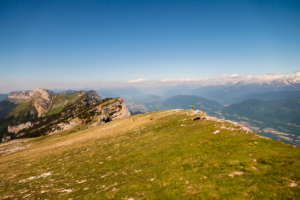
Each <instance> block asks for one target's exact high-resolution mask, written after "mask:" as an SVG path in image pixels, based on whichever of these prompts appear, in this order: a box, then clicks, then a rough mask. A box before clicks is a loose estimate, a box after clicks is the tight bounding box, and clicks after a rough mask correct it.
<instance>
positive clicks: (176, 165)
mask: <svg viewBox="0 0 300 200" xmlns="http://www.w3.org/2000/svg"><path fill="white" fill-rule="evenodd" d="M201 114H203V113H202V112H200V111H199V112H198V111H187V110H167V111H157V112H153V113H146V114H142V115H137V118H138V119H137V120H136V121H134V122H133V120H132V117H129V118H126V119H121V120H115V121H112V122H109V123H107V124H104V125H100V126H97V127H94V128H91V129H84V128H85V127H76V128H74V129H72V130H69V131H63V132H59V133H56V134H53V135H48V136H44V137H39V138H34V139H26V140H16V141H10V142H8V143H4V144H1V145H0V156H2V157H0V199H127V200H129V199H131V200H133V199H300V188H299V184H300V173H299V169H300V149H299V148H297V147H294V146H291V145H287V144H284V143H282V142H279V141H273V140H269V139H265V138H263V137H261V136H259V135H257V134H255V133H253V132H248V131H246V130H245V129H241V128H240V126H238V125H234V124H231V123H229V122H224V121H216V120H214V119H212V118H209V119H206V120H199V121H191V120H189V119H190V118H191V117H193V116H198V115H201ZM148 115H151V116H150V117H147V116H148ZM150 118H153V120H150ZM82 129H83V130H82ZM247 132H248V133H247ZM17 149H19V150H18V151H16V150H17ZM8 151H16V152H14V153H11V154H9V155H6V154H7V152H8Z"/></svg>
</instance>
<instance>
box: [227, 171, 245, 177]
mask: <svg viewBox="0 0 300 200" xmlns="http://www.w3.org/2000/svg"><path fill="white" fill-rule="evenodd" d="M242 174H244V172H232V173H231V174H229V176H230V177H232V178H233V177H234V176H235V175H242Z"/></svg>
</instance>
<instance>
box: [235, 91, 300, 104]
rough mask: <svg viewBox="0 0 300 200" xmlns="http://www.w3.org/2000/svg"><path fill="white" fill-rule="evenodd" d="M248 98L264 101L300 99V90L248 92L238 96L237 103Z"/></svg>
mask: <svg viewBox="0 0 300 200" xmlns="http://www.w3.org/2000/svg"><path fill="white" fill-rule="evenodd" d="M247 99H259V100H264V101H271V100H278V99H291V100H294V101H297V102H299V101H300V91H285V90H284V91H275V92H265V93H255V94H247V95H244V96H241V97H238V98H235V99H234V101H235V103H238V102H241V101H244V100H247Z"/></svg>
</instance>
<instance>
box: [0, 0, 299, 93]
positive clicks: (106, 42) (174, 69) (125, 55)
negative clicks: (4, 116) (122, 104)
mask: <svg viewBox="0 0 300 200" xmlns="http://www.w3.org/2000/svg"><path fill="white" fill-rule="evenodd" d="M0 68H1V73H0V93H1V92H2V93H3V92H8V91H10V90H17V89H33V88H35V87H37V86H40V87H46V88H76V87H101V86H122V85H124V84H130V83H129V82H130V80H133V81H131V83H132V84H134V83H138V82H143V81H144V82H146V83H144V85H145V84H148V85H149V84H151V83H152V82H155V81H156V82H161V80H166V79H168V80H174V81H176V80H194V79H195V80H198V79H205V78H206V79H207V78H208V79H215V78H218V77H225V76H226V75H228V76H227V77H230V76H231V75H233V74H235V75H238V76H240V77H245V76H249V75H252V76H263V75H266V74H270V73H277V74H285V75H286V74H294V73H295V71H297V70H300V1H298V0H296V1H267V0H262V1H246V0H242V1H0ZM284 77H285V76H284ZM135 80H141V81H137V82H135ZM146 80H147V81H148V83H147V81H146Z"/></svg>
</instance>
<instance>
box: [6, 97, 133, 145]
mask: <svg viewBox="0 0 300 200" xmlns="http://www.w3.org/2000/svg"><path fill="white" fill-rule="evenodd" d="M88 93H89V92H88ZM83 94H87V93H86V92H85V93H83ZM83 94H81V95H80V97H79V98H78V99H77V100H76V101H75V102H74V103H72V104H70V105H68V106H66V107H65V108H64V109H63V110H62V111H61V112H59V113H57V114H53V115H50V116H46V117H40V118H37V119H35V120H30V121H28V122H26V123H24V124H19V125H15V126H10V127H9V133H7V134H6V135H4V137H3V138H2V141H3V142H4V141H8V140H11V139H15V138H28V137H38V136H42V135H48V134H52V133H56V132H59V131H62V130H68V129H71V128H73V127H75V126H78V125H83V126H84V125H86V126H87V128H91V127H94V126H97V125H100V124H103V123H105V122H108V121H111V120H116V119H121V118H125V117H129V116H130V115H131V114H130V112H129V110H128V109H127V108H126V105H125V103H124V100H123V98H114V99H112V98H107V99H104V100H102V101H100V102H98V103H95V104H93V105H90V104H91V102H88V99H90V98H91V96H93V97H94V98H97V99H99V98H100V97H99V96H98V95H97V93H94V92H91V93H90V94H89V95H83ZM97 96H98V97H97ZM92 100H93V101H94V102H95V101H96V100H95V99H92ZM93 101H92V102H93Z"/></svg>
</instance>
